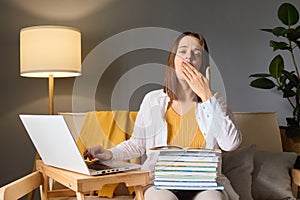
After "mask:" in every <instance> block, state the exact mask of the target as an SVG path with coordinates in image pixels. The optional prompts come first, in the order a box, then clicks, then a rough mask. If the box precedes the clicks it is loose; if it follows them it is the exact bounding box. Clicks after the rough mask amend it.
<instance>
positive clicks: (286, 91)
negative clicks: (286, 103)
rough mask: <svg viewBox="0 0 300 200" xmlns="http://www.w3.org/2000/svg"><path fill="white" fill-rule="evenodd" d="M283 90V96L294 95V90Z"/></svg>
mask: <svg viewBox="0 0 300 200" xmlns="http://www.w3.org/2000/svg"><path fill="white" fill-rule="evenodd" d="M282 91H283V98H288V97H293V96H295V95H296V92H294V91H293V90H282Z"/></svg>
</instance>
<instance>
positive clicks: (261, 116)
mask: <svg viewBox="0 0 300 200" xmlns="http://www.w3.org/2000/svg"><path fill="white" fill-rule="evenodd" d="M234 121H235V123H236V125H237V126H238V127H239V128H240V130H241V131H242V134H243V140H242V144H241V146H240V147H243V146H247V145H250V144H256V149H258V150H264V151H274V152H282V142H281V135H280V130H279V125H278V121H277V113H275V112H235V113H234Z"/></svg>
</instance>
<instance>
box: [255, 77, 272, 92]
mask: <svg viewBox="0 0 300 200" xmlns="http://www.w3.org/2000/svg"><path fill="white" fill-rule="evenodd" d="M250 86H251V87H255V88H260V89H271V88H273V87H275V83H274V82H273V81H271V80H270V79H267V78H258V79H255V80H253V81H252V82H251V83H250Z"/></svg>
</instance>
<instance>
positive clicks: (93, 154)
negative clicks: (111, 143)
mask: <svg viewBox="0 0 300 200" xmlns="http://www.w3.org/2000/svg"><path fill="white" fill-rule="evenodd" d="M83 157H84V159H89V160H93V159H95V158H98V159H99V160H111V159H112V157H113V155H112V152H111V151H110V150H107V149H104V148H103V147H102V146H100V145H97V146H93V147H91V148H87V149H86V150H85V151H84V153H83Z"/></svg>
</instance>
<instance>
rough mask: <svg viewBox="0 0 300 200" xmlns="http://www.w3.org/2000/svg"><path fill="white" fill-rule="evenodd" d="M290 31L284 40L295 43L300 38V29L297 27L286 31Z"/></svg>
mask: <svg viewBox="0 0 300 200" xmlns="http://www.w3.org/2000/svg"><path fill="white" fill-rule="evenodd" d="M288 30H290V31H289V32H288V33H287V35H286V38H288V39H289V40H291V41H293V42H295V41H297V40H298V39H299V38H300V27H299V26H298V27H297V28H296V29H293V28H291V29H288Z"/></svg>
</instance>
